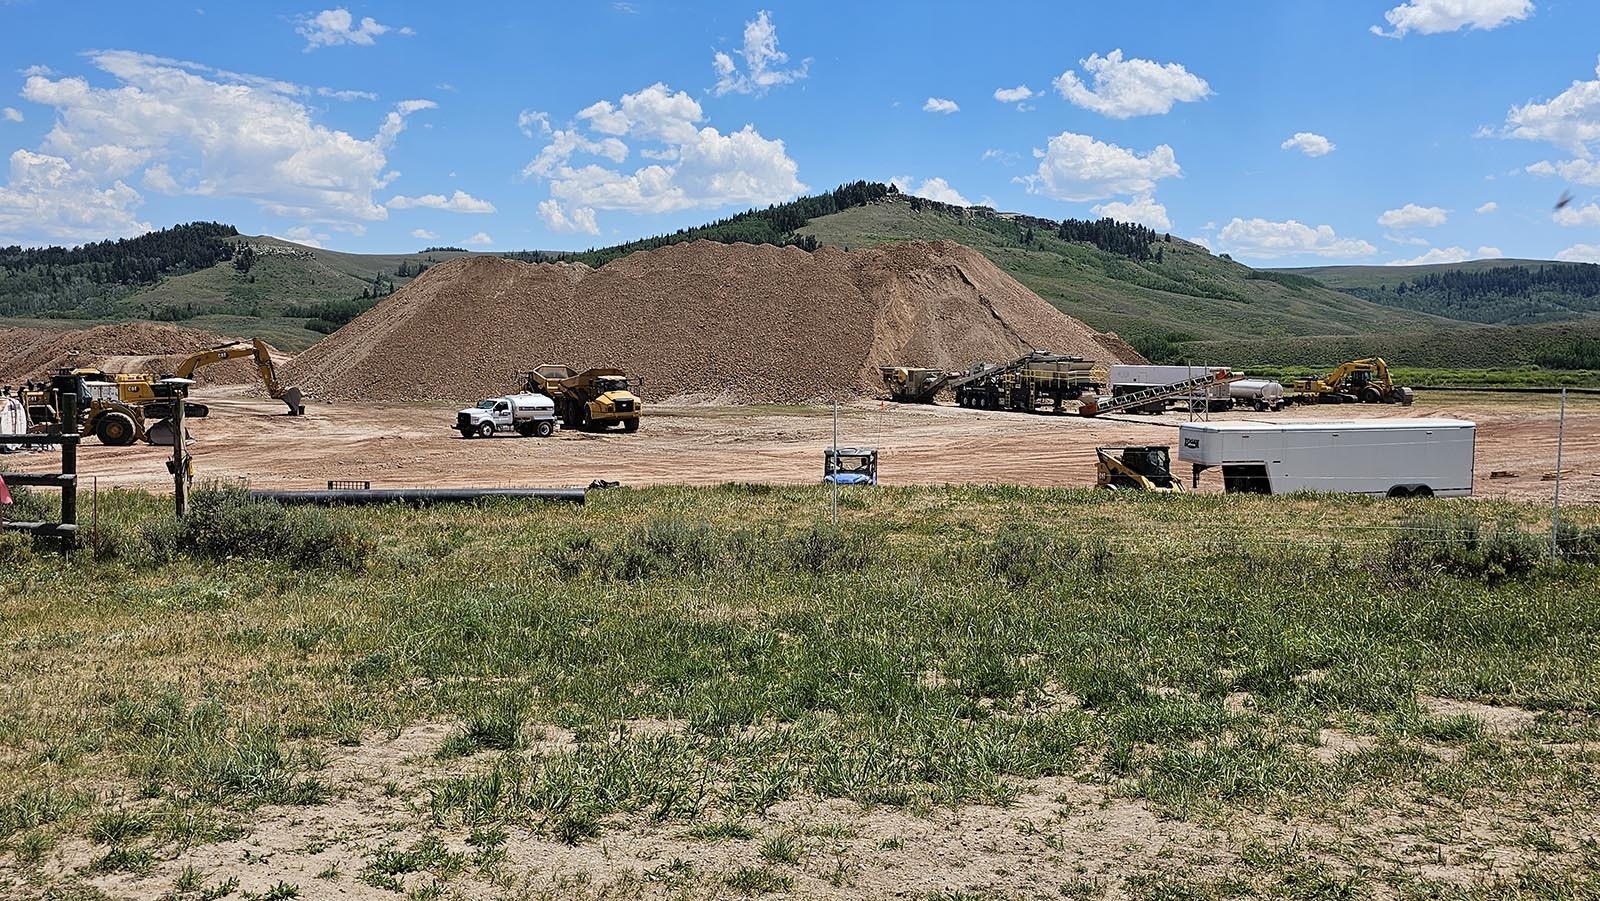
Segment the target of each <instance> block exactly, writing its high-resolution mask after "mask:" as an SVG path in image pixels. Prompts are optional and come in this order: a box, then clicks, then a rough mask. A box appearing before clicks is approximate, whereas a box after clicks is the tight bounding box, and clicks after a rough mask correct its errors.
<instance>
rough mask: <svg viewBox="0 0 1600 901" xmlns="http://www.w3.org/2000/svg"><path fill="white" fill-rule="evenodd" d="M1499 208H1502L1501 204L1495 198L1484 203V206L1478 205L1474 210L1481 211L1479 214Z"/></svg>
mask: <svg viewBox="0 0 1600 901" xmlns="http://www.w3.org/2000/svg"><path fill="white" fill-rule="evenodd" d="M1498 209H1500V204H1498V203H1495V202H1494V201H1493V200H1490V201H1488V202H1486V203H1484V205H1483V206H1480V207H1478V208H1477V209H1476V210H1474V211H1473V212H1475V213H1479V214H1483V213H1492V212H1494V211H1495V210H1498Z"/></svg>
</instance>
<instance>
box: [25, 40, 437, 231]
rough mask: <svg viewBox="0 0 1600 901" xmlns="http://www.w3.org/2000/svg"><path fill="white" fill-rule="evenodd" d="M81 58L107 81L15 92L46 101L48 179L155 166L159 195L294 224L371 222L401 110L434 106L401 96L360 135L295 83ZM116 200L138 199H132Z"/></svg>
mask: <svg viewBox="0 0 1600 901" xmlns="http://www.w3.org/2000/svg"><path fill="white" fill-rule="evenodd" d="M88 58H89V59H90V61H91V62H92V63H93V64H94V65H95V66H96V67H97V68H99V69H100V70H101V71H103V72H105V73H107V74H108V75H110V76H111V77H112V78H113V79H115V81H116V84H115V85H113V86H109V87H96V86H93V85H91V84H90V83H89V82H88V80H87V79H85V78H81V77H62V78H57V79H52V78H50V77H47V76H43V75H34V76H30V77H29V78H28V79H27V80H26V81H25V82H24V84H23V89H22V94H23V96H24V97H25V98H26V99H28V100H30V101H32V102H34V103H39V104H43V105H46V106H50V107H53V108H54V111H55V125H54V127H53V128H52V129H51V130H50V132H49V133H48V134H47V135H46V136H45V138H44V142H43V144H42V145H41V147H40V152H41V153H43V154H47V155H49V156H51V157H53V158H56V159H59V160H61V161H62V162H63V163H65V165H66V166H67V169H68V170H69V171H68V172H67V173H65V174H63V176H62V179H60V180H58V181H57V182H56V184H58V185H59V184H64V183H67V182H69V181H70V182H71V183H72V184H76V185H79V186H80V187H94V188H96V189H98V191H99V192H100V193H101V194H102V196H103V195H104V192H105V191H106V190H107V189H110V188H113V187H114V186H115V184H120V183H121V182H120V181H119V180H120V179H124V178H126V177H128V176H129V175H131V174H132V173H134V172H136V171H139V170H140V169H146V170H148V169H149V168H152V167H155V166H158V165H160V166H165V167H166V169H165V170H162V171H165V173H166V175H167V177H166V178H162V177H161V176H160V175H157V176H155V177H154V178H155V182H154V183H153V184H158V185H160V189H161V190H163V191H164V192H166V193H177V192H180V191H181V192H182V193H185V194H193V195H198V196H202V197H211V198H219V199H223V198H227V199H242V200H249V201H251V202H253V203H255V204H257V205H258V206H260V207H261V208H262V209H264V210H265V211H267V212H268V213H270V214H273V215H276V216H283V217H286V218H295V219H299V220H300V221H303V222H304V221H311V222H333V223H339V222H351V221H359V220H381V219H384V218H386V217H387V215H388V211H387V210H386V209H385V208H384V207H383V206H381V205H380V204H378V203H376V202H374V201H373V198H372V194H373V192H374V191H376V190H379V189H381V188H383V187H385V186H386V185H387V184H388V183H389V182H390V181H391V180H392V179H393V178H394V173H392V172H390V171H389V170H388V159H387V155H388V151H389V149H390V147H391V146H392V145H393V144H394V142H395V139H396V138H398V137H399V135H400V133H401V132H403V131H404V130H405V128H406V122H407V120H408V118H409V117H410V116H411V115H413V114H415V113H417V112H419V111H421V110H425V109H429V108H432V107H433V106H434V104H433V102H432V101H429V100H408V101H402V102H400V103H398V104H396V105H395V107H394V108H393V109H391V110H390V112H388V113H387V114H386V115H384V116H383V118H382V119H381V120H380V121H379V122H378V123H377V127H376V130H375V132H374V134H373V135H372V137H370V138H365V139H363V138H358V137H356V136H354V135H351V134H349V133H348V132H344V131H339V130H335V129H332V128H329V127H327V126H325V125H321V124H318V123H317V122H316V121H314V119H313V116H312V112H313V111H312V110H311V109H310V108H308V107H307V106H306V105H305V104H304V103H303V102H302V101H301V100H299V99H298V95H299V94H302V93H304V90H303V89H301V88H298V87H296V86H294V85H286V84H284V83H282V82H276V81H273V80H272V79H264V78H260V77H258V76H248V75H239V74H237V73H226V72H222V71H220V70H216V69H210V68H208V67H203V66H199V65H197V64H194V63H185V62H180V61H177V60H170V59H164V58H161V57H153V56H149V55H146V54H142V53H133V52H129V51H120V50H106V51H96V52H93V53H90V54H89V55H88ZM208 76H209V77H208ZM286 92H287V93H286ZM174 183H175V184H174ZM10 189H11V190H12V191H13V192H15V191H16V190H17V189H18V184H17V183H16V182H13V183H12V184H11V185H10ZM37 189H38V188H37V186H35V188H34V190H37ZM52 193H54V194H55V196H62V195H61V194H60V192H59V190H57V189H55V188H53V189H52ZM115 196H118V197H123V198H125V199H127V200H128V201H129V202H130V203H132V204H137V203H138V202H139V200H138V197H137V195H132V196H129V195H127V194H123V193H121V192H115ZM3 215H4V212H3V211H0V216H3ZM51 219H52V217H49V216H46V217H43V220H42V221H41V222H40V224H39V226H38V228H37V229H36V231H37V233H40V234H46V235H50V236H52V237H69V236H71V234H68V233H69V232H70V233H72V234H77V233H79V232H81V231H83V229H75V228H64V227H62V226H59V225H52V224H50V223H51ZM127 221H131V214H130V217H129V219H128V220H127ZM123 224H124V225H126V221H125V222H124V223H123ZM97 237H104V235H100V236H97Z"/></svg>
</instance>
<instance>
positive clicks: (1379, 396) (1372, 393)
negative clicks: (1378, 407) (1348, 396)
mask: <svg viewBox="0 0 1600 901" xmlns="http://www.w3.org/2000/svg"><path fill="white" fill-rule="evenodd" d="M1383 401H1384V397H1383V392H1382V391H1379V390H1378V389H1376V388H1367V389H1364V390H1363V391H1362V392H1361V402H1362V403H1364V404H1381V403H1383Z"/></svg>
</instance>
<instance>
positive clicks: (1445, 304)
mask: <svg viewBox="0 0 1600 901" xmlns="http://www.w3.org/2000/svg"><path fill="white" fill-rule="evenodd" d="M1346 290H1348V291H1349V292H1350V293H1352V294H1355V295H1356V296H1358V297H1364V298H1366V299H1367V300H1370V301H1373V302H1374V303H1381V304H1384V305H1386V306H1392V307H1401V308H1403V309H1407V310H1417V311H1419V312H1423V313H1433V314H1435V315H1439V316H1448V317H1450V318H1451V319H1462V320H1466V321H1469V322H1482V323H1487V324H1496V325H1520V324H1527V323H1537V322H1557V321H1561V320H1567V319H1580V318H1584V317H1587V316H1594V315H1597V314H1600V266H1597V265H1595V264H1593V263H1541V264H1537V265H1532V266H1530V265H1517V266H1496V267H1494V268H1490V269H1473V270H1463V269H1447V270H1444V271H1442V272H1428V273H1424V274H1421V275H1417V276H1414V277H1412V278H1410V279H1407V280H1402V281H1400V282H1397V283H1395V284H1393V285H1379V286H1376V287H1351V288H1347V289H1346Z"/></svg>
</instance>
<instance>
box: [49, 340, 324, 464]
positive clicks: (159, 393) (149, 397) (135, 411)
mask: <svg viewBox="0 0 1600 901" xmlns="http://www.w3.org/2000/svg"><path fill="white" fill-rule="evenodd" d="M246 357H249V358H251V359H253V360H255V364H256V369H257V371H259V372H260V373H261V380H262V382H264V383H265V384H266V386H267V393H268V394H269V395H271V396H272V397H273V398H276V399H277V400H281V401H283V403H284V405H285V406H287V407H288V408H289V415H290V416H301V415H304V413H305V411H306V408H305V406H304V404H302V403H301V400H302V399H303V395H302V394H301V391H300V389H299V388H296V387H293V386H287V385H284V384H283V383H281V382H279V381H278V372H277V369H276V367H274V366H273V364H272V355H271V353H270V352H269V351H268V349H267V345H266V343H265V342H263V341H262V340H261V339H260V338H255V339H252V340H250V341H235V342H232V343H230V344H223V345H219V346H217V347H213V348H210V349H209V350H202V351H200V352H199V353H196V354H193V355H191V356H189V357H188V358H186V359H184V361H183V362H181V363H179V364H178V368H177V371H175V372H174V373H173V375H174V376H176V377H178V378H185V379H192V378H194V374H195V372H196V370H199V369H201V368H204V367H206V366H210V365H212V364H213V363H221V362H223V361H225V360H237V359H243V358H246ZM72 374H73V375H75V376H79V377H80V378H81V379H82V382H80V384H81V385H83V389H82V391H81V397H80V399H79V404H78V409H79V410H80V411H82V413H81V415H82V417H83V421H82V425H81V429H82V433H83V434H84V435H94V436H95V437H97V438H99V439H100V443H101V444H108V445H112V446H115V447H126V446H127V445H130V444H133V443H134V442H137V441H148V442H149V443H151V444H158V445H171V444H172V440H173V435H172V424H171V422H170V417H171V413H172V400H173V397H172V390H171V389H170V388H169V387H167V386H166V385H163V384H161V378H162V377H158V376H153V375H150V374H149V373H114V374H113V373H107V372H104V371H103V370H99V369H74V370H73V371H72ZM29 404H30V410H31V411H33V412H34V414H35V415H34V418H35V421H53V419H54V417H53V416H51V415H50V414H49V411H48V410H45V409H44V407H45V406H54V405H53V404H50V403H49V398H48V397H47V396H46V395H45V394H44V393H43V392H34V394H33V395H31V396H30V399H29ZM34 406H38V407H39V409H38V410H33V408H34ZM183 411H184V416H186V417H189V418H193V419H199V418H201V417H204V416H206V415H207V414H208V413H209V412H210V410H209V409H208V408H207V407H206V405H205V404H198V403H194V402H192V401H189V402H185V403H184V407H183Z"/></svg>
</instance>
